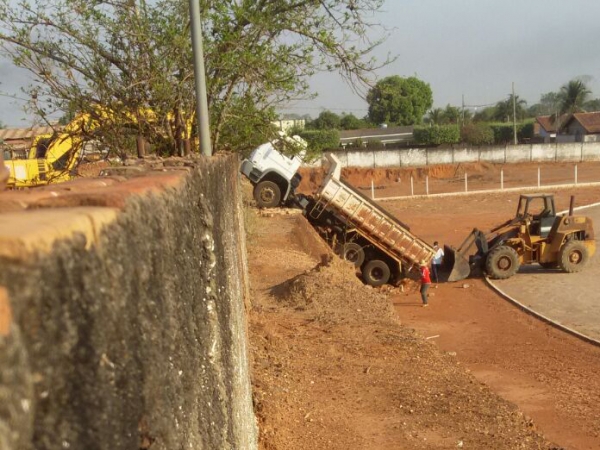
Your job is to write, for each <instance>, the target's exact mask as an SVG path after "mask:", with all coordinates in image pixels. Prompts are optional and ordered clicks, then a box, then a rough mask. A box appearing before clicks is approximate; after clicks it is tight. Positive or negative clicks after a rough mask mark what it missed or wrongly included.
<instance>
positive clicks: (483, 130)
mask: <svg viewBox="0 0 600 450" xmlns="http://www.w3.org/2000/svg"><path fill="white" fill-rule="evenodd" d="M460 136H461V140H462V142H464V143H465V144H470V145H490V144H493V143H494V130H492V127H490V126H489V125H487V124H485V123H469V124H467V125H465V126H464V127H462V129H461V130H460Z"/></svg>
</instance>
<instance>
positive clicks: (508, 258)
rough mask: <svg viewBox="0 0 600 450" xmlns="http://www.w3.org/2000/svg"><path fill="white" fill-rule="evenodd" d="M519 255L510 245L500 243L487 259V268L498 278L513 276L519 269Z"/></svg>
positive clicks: (491, 275)
mask: <svg viewBox="0 0 600 450" xmlns="http://www.w3.org/2000/svg"><path fill="white" fill-rule="evenodd" d="M519 265H520V264H519V255H518V254H517V251H516V250H515V249H514V248H512V247H509V246H508V245H499V246H498V247H495V248H493V249H492V250H491V251H490V253H489V254H488V256H487V258H486V260H485V270H486V272H487V273H488V275H489V276H490V278H494V279H497V280H504V279H506V278H510V277H512V276H513V275H514V274H515V273H517V270H519Z"/></svg>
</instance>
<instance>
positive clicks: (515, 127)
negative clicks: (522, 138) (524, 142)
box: [512, 81, 517, 145]
mask: <svg viewBox="0 0 600 450" xmlns="http://www.w3.org/2000/svg"><path fill="white" fill-rule="evenodd" d="M512 98H513V137H514V144H515V145H517V98H516V97H515V82H514V81H513V83H512Z"/></svg>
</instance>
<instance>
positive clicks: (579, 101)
mask: <svg viewBox="0 0 600 450" xmlns="http://www.w3.org/2000/svg"><path fill="white" fill-rule="evenodd" d="M590 94H591V91H590V90H589V89H588V87H587V86H586V85H585V83H584V82H583V81H581V80H571V81H569V82H568V83H567V84H565V85H564V86H562V87H561V88H560V92H559V94H558V96H559V97H558V98H559V100H560V111H559V112H560V114H561V115H562V114H572V113H576V112H581V111H585V110H584V105H585V102H586V101H587V99H588V97H589V95H590Z"/></svg>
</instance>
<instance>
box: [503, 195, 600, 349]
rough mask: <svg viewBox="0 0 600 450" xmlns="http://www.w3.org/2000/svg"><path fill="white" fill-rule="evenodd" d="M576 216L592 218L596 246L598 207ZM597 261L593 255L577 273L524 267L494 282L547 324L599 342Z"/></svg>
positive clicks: (599, 267) (599, 274)
mask: <svg viewBox="0 0 600 450" xmlns="http://www.w3.org/2000/svg"><path fill="white" fill-rule="evenodd" d="M575 214H578V215H584V216H588V217H591V218H592V220H593V221H594V224H595V231H596V246H597V248H598V249H600V246H598V232H599V229H598V227H599V224H600V206H595V207H592V208H586V209H582V210H580V211H577V212H576V213H575ZM599 277H600V257H599V256H598V253H596V254H595V255H594V256H593V257H592V258H591V260H590V262H589V263H588V266H587V267H586V268H585V269H584V270H582V271H581V272H577V273H562V272H561V271H560V270H558V269H555V270H552V269H546V270H540V268H539V267H536V266H525V267H523V268H521V270H520V273H518V274H517V275H516V276H514V277H511V278H509V279H507V280H493V281H492V282H493V284H494V285H495V286H497V287H498V288H499V289H500V290H501V291H502V292H504V293H505V294H507V295H509V296H510V297H512V298H514V299H515V300H517V301H518V302H519V303H521V304H522V305H525V306H526V307H528V308H530V309H532V310H533V311H535V312H536V313H539V314H541V315H543V316H544V317H546V318H548V319H549V320H551V321H553V322H555V323H558V324H560V325H562V326H565V327H567V328H570V329H572V330H574V331H576V332H578V333H581V334H583V335H584V336H587V337H589V338H591V339H593V340H595V341H600V303H599V302H598V286H597V285H596V283H595V282H594V280H598V279H599Z"/></svg>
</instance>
